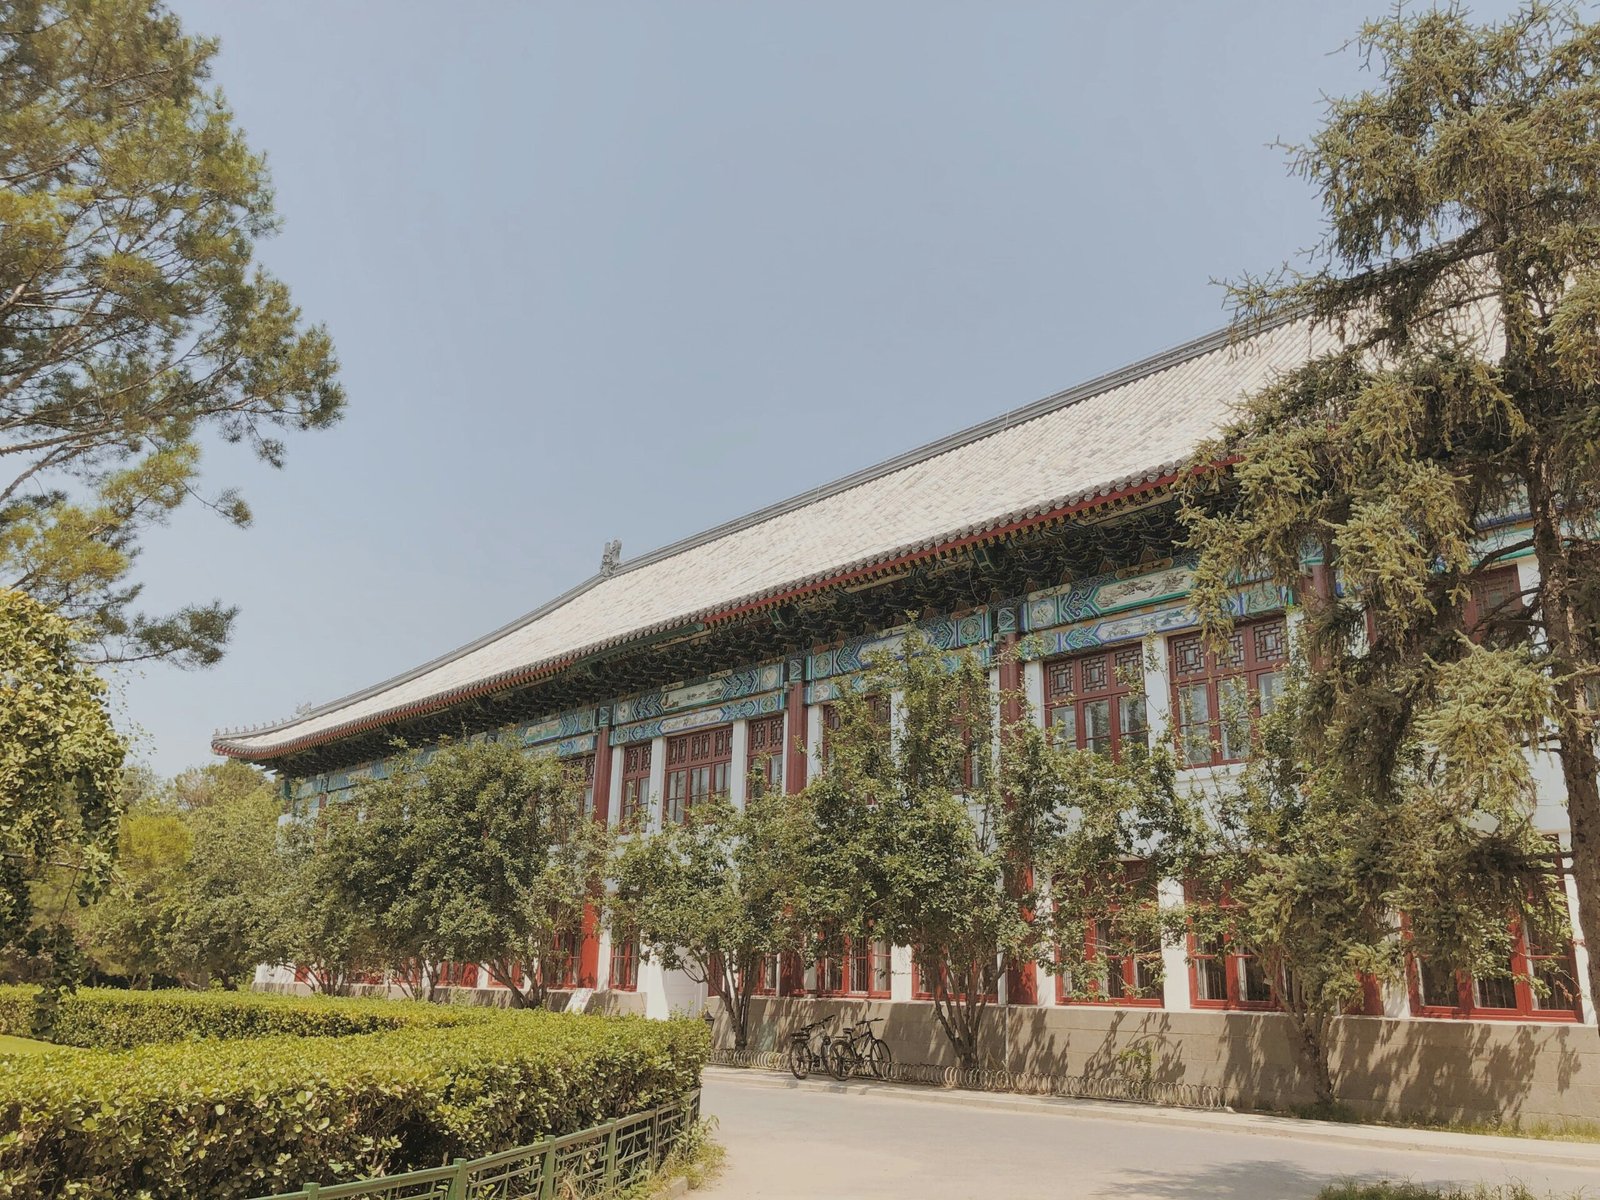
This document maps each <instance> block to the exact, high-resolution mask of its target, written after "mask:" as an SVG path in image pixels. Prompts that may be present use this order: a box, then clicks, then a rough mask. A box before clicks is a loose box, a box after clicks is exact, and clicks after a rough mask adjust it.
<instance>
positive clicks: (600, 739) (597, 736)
mask: <svg viewBox="0 0 1600 1200" xmlns="http://www.w3.org/2000/svg"><path fill="white" fill-rule="evenodd" d="M611 759H612V750H611V726H609V725H602V726H600V727H599V728H598V729H596V730H595V731H594V797H593V798H594V819H595V820H596V821H598V822H599V823H600V824H602V825H609V824H610V823H611V822H612V821H613V820H614V819H615V818H613V817H612V815H611Z"/></svg>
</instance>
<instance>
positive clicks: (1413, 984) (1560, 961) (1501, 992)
mask: <svg viewBox="0 0 1600 1200" xmlns="http://www.w3.org/2000/svg"><path fill="white" fill-rule="evenodd" d="M1569 921H1570V917H1569ZM1511 937H1512V945H1511V962H1510V964H1509V965H1510V967H1511V974H1510V975H1509V976H1498V977H1496V978H1493V979H1476V978H1474V977H1473V975H1472V973H1471V972H1469V971H1453V972H1449V973H1448V974H1440V975H1436V976H1434V977H1433V978H1431V979H1430V978H1428V977H1427V975H1426V974H1425V972H1427V969H1428V968H1427V964H1426V963H1425V962H1424V960H1423V959H1422V958H1420V957H1419V956H1416V955H1412V956H1411V957H1410V959H1409V961H1408V962H1407V966H1406V983H1407V985H1408V990H1409V992H1410V1000H1411V1015H1412V1016H1414V1017H1436V1018H1445V1019H1452V1020H1473V1021H1567V1022H1575V1021H1582V1020H1583V989H1582V986H1581V985H1580V984H1579V982H1578V969H1577V956H1576V954H1575V953H1574V950H1573V946H1572V943H1571V941H1570V940H1569V941H1568V943H1567V945H1566V947H1565V948H1564V949H1562V950H1557V951H1555V952H1553V953H1544V952H1539V951H1535V950H1534V948H1533V947H1532V946H1530V945H1529V942H1528V938H1527V934H1526V932H1525V931H1524V930H1523V928H1522V926H1521V924H1520V922H1517V921H1513V922H1512V923H1511ZM1539 964H1550V965H1551V966H1554V967H1555V968H1556V969H1557V970H1559V971H1560V972H1562V973H1563V974H1565V975H1566V977H1567V979H1569V980H1570V981H1571V992H1570V994H1569V996H1568V1002H1567V1004H1565V1005H1563V1004H1562V1003H1561V997H1560V996H1559V995H1558V994H1556V993H1552V994H1551V995H1548V996H1544V997H1540V996H1539V995H1537V994H1536V993H1535V992H1534V990H1533V985H1532V984H1530V983H1529V982H1528V976H1530V975H1533V974H1536V973H1537V972H1538V971H1539ZM1429 991H1433V992H1434V995H1429V994H1428V992H1429ZM1439 992H1443V993H1444V994H1445V995H1446V996H1449V997H1450V1000H1449V1002H1447V1003H1440V997H1439V995H1438V993H1439ZM1497 1001H1498V1003H1497Z"/></svg>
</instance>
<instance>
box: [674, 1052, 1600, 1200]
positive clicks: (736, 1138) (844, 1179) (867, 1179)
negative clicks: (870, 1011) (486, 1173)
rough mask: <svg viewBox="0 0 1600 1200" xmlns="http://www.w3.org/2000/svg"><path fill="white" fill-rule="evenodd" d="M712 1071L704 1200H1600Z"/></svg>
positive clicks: (1430, 1163) (1404, 1167) (1599, 1193)
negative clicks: (722, 1150)
mask: <svg viewBox="0 0 1600 1200" xmlns="http://www.w3.org/2000/svg"><path fill="white" fill-rule="evenodd" d="M774 1079H775V1077H772V1076H767V1077H765V1078H762V1079H756V1080H750V1081H745V1080H741V1079H739V1078H737V1077H734V1078H729V1077H728V1076H727V1075H725V1074H723V1073H720V1072H707V1075H706V1083H705V1091H704V1098H703V1107H704V1110H705V1111H706V1112H707V1113H708V1114H710V1115H712V1116H715V1117H716V1118H717V1121H718V1123H719V1132H718V1135H717V1136H718V1138H719V1140H720V1141H721V1142H722V1143H723V1144H724V1145H725V1146H726V1147H727V1148H728V1161H727V1167H726V1169H725V1170H724V1172H723V1174H722V1176H721V1177H720V1178H719V1179H718V1180H717V1182H716V1183H714V1184H713V1185H711V1186H710V1187H709V1188H707V1189H705V1190H704V1191H699V1192H694V1193H691V1194H692V1195H693V1196H694V1197H695V1198H696V1200H699V1198H700V1197H705V1198H706V1200H712V1198H713V1197H715V1198H718V1200H732V1198H734V1197H738V1198H739V1200H745V1198H749V1200H788V1198H790V1197H813V1196H825V1197H837V1198H840V1200H856V1198H858V1197H860V1198H863V1200H871V1198H874V1197H884V1196H896V1197H898V1196H908V1197H916V1200H958V1198H959V1200H967V1198H969V1197H985V1198H987V1197H991V1196H992V1197H1007V1198H1009V1197H1023V1196H1041V1197H1042V1196H1051V1197H1064V1198H1067V1200H1080V1198H1087V1197H1098V1196H1103V1197H1116V1198H1117V1200H1178V1198H1181V1200H1303V1198H1309V1197H1313V1196H1315V1195H1316V1194H1317V1192H1318V1190H1319V1189H1321V1188H1322V1187H1323V1186H1325V1185H1326V1184H1328V1183H1331V1182H1334V1181H1336V1180H1339V1179H1345V1178H1351V1177H1372V1178H1383V1177H1387V1178H1390V1179H1410V1180H1414V1181H1416V1182H1419V1183H1431V1184H1443V1183H1458V1184H1459V1183H1472V1182H1483V1183H1489V1184H1503V1183H1507V1182H1510V1181H1521V1182H1523V1183H1525V1184H1527V1185H1528V1186H1529V1187H1531V1188H1532V1189H1533V1190H1534V1192H1535V1194H1536V1195H1539V1196H1543V1195H1545V1193H1546V1192H1554V1193H1555V1194H1556V1195H1559V1196H1560V1197H1562V1200H1566V1197H1567V1196H1569V1195H1571V1194H1574V1193H1576V1194H1579V1195H1582V1196H1584V1197H1593V1198H1594V1200H1600V1168H1585V1167H1581V1166H1570V1165H1569V1166H1544V1165H1543V1164H1540V1163H1537V1162H1509V1163H1502V1162H1500V1161H1497V1160H1494V1159H1489V1158H1482V1157H1477V1156H1468V1155H1459V1154H1456V1155H1452V1154H1441V1153H1423V1152H1418V1151H1405V1150H1396V1149H1383V1150H1368V1149H1366V1148H1364V1147H1361V1146H1352V1145H1337V1144H1329V1143H1326V1142H1317V1141H1312V1140H1306V1139H1302V1138H1298V1137H1269V1136H1263V1135H1261V1134H1259V1133H1232V1132H1220V1131H1217V1130H1214V1129H1191V1128H1183V1127H1174V1126H1170V1125H1150V1124H1145V1125H1141V1124H1140V1123H1138V1122H1137V1121H1131V1120H1106V1119H1102V1118H1091V1117H1083V1116H1072V1115H1065V1114H1063V1113H1060V1112H1054V1113H1039V1114H1035V1113H1026V1112H1008V1111H996V1110H993V1109H986V1108H983V1107H978V1106H970V1105H964V1104H963V1105H955V1104H933V1103H928V1102H926V1101H923V1100H917V1099H906V1098H904V1097H902V1096H889V1095H882V1094H868V1095H860V1094H844V1093H838V1092H829V1091H824V1090H819V1089H816V1088H813V1087H811V1086H810V1085H807V1086H805V1087H799V1086H795V1087H778V1086H774Z"/></svg>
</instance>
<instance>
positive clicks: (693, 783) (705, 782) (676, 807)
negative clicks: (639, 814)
mask: <svg viewBox="0 0 1600 1200" xmlns="http://www.w3.org/2000/svg"><path fill="white" fill-rule="evenodd" d="M732 765H733V726H732V725H719V726H718V727H717V728H715V729H697V730H695V731H694V732H693V733H684V734H679V735H678V736H677V737H673V738H668V739H667V771H666V775H665V778H664V780H663V782H662V790H663V792H664V795H663V797H662V800H661V823H662V824H663V825H682V824H683V822H684V820H685V819H686V818H687V817H688V815H689V812H690V810H691V809H693V808H694V806H695V805H696V804H704V803H706V801H708V800H711V799H713V798H715V797H717V796H721V797H723V798H724V799H726V798H727V795H728V775H729V772H730V770H731V768H732Z"/></svg>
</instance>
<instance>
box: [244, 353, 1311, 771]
mask: <svg viewBox="0 0 1600 1200" xmlns="http://www.w3.org/2000/svg"><path fill="white" fill-rule="evenodd" d="M1335 345H1336V340H1335V337H1334V335H1333V334H1331V333H1330V332H1328V331H1327V330H1325V329H1312V328H1310V327H1308V326H1307V325H1305V324H1299V323H1293V324H1285V325H1279V326H1277V327H1275V328H1271V329H1268V330H1266V331H1264V332H1262V333H1260V334H1258V335H1257V336H1255V337H1254V338H1251V339H1249V340H1247V341H1241V342H1237V343H1233V342H1230V340H1229V339H1228V337H1227V336H1226V335H1225V333H1218V334H1213V335H1211V336H1209V337H1206V338H1202V339H1200V340H1198V341H1195V342H1191V343H1189V344H1187V345H1185V346H1180V347H1178V348H1177V349H1175V350H1171V351H1168V352H1167V353H1165V354H1162V355H1159V356H1157V357H1155V358H1152V359H1148V360H1146V361H1144V362H1142V363H1138V364H1135V365H1134V366H1132V367H1128V368H1126V369H1124V370H1122V371H1118V372H1114V373H1113V374H1111V375H1108V376H1104V377H1102V378H1100V379H1096V380H1093V381H1091V382H1089V383H1087V384H1084V385H1082V386H1080V387H1076V388H1073V389H1070V390H1068V391H1065V392H1061V393H1059V394H1057V395H1055V396H1050V397H1047V398H1046V399H1044V400H1041V401H1038V402H1037V403H1035V404H1031V405H1029V406H1028V407H1026V408H1023V409H1019V410H1016V411H1014V412H1011V413H1008V414H1006V415H1004V416H1001V417H997V418H995V419H994V420H992V421H988V422H985V423H984V424H982V425H978V426H975V427H973V428H972V429H968V430H964V431H962V432H960V433H957V434H954V435H952V436H950V437H947V438H944V439H942V440H940V441H938V442H934V443H932V444H930V445H927V446H924V447H922V448H920V449H917V450H914V451H911V452H909V453H907V454H904V455H901V456H899V457H898V458H894V459H891V460H889V461H888V462H885V463H881V464H879V465H878V466H876V467H872V468H869V469H867V470H864V471H860V472H857V473H856V474H854V475H850V476H847V477H845V478H844V479H841V480H838V481H836V482H834V483H832V484H829V485H827V486H825V487H820V488H817V489H815V490H813V491H811V492H807V493H806V494H804V495H802V496H797V497H795V498H794V499H791V500H788V501H785V502H783V503H781V504H776V505H773V506H771V507H769V508H766V509H762V510H761V511H759V512H755V513H751V514H750V515H749V516H746V517H742V518H740V519H739V520H737V521H732V522H729V523H728V524H726V525H722V526H718V527H717V528H715V529H711V530H707V531H706V532H704V533H702V534H699V535H697V536H695V537H691V538H687V539H685V540H684V541H681V542H675V543H673V544H672V545H670V546H665V547H662V548H661V549H659V550H656V551H652V552H651V553H649V554H646V555H644V556H642V557H640V558H636V559H633V560H632V561H629V562H625V563H624V564H622V566H621V567H619V568H618V569H617V570H616V572H615V573H614V574H612V575H610V576H607V577H602V576H596V577H594V578H592V579H590V580H588V581H586V582H585V583H582V584H580V585H579V586H577V587H575V588H573V589H572V590H571V591H569V592H567V593H566V594H565V595H563V596H560V597H557V598H556V599H555V600H553V601H551V602H550V603H548V604H546V605H544V606H543V607H541V608H538V609H536V610H534V611H533V612H531V613H529V614H528V615H527V616H524V617H521V618H519V619H518V620H516V621H514V622H512V623H511V624H509V625H507V626H505V627H504V628H501V629H499V630H496V631H495V632H494V633H491V634H489V635H487V636H486V637H483V638H480V639H478V640H477V641H475V642H473V643H471V644H469V645H467V646H463V647H461V648H460V649H458V650H454V651H452V652H450V653H449V654H446V655H443V656H442V657H440V658H437V659H434V660H433V661H432V662H429V663H426V664H424V665H423V666H421V667H418V668H416V669H414V670H411V671H408V672H406V673H405V674H402V675H397V676H395V677H394V678H393V679H390V680H387V681H385V682H383V683H380V684H377V685H375V686H373V687H370V688H367V689H365V690H363V691H360V692H357V693H355V694H354V695H350V696H346V697H344V698H343V699H340V700H335V701H333V702H331V703H329V704H324V705H322V706H320V707H318V708H316V709H313V710H312V711H310V712H307V713H305V714H303V715H300V716H297V717H295V718H293V719H292V720H288V721H283V722H279V723H277V724H273V725H270V726H265V727H262V728H257V729H252V730H249V731H244V732H232V733H226V734H219V735H218V736H217V737H216V739H215V740H214V741H213V746H214V747H215V748H216V749H217V750H219V751H221V752H223V753H226V754H232V755H236V756H240V757H246V758H272V757H275V756H277V755H280V754H283V753H287V752H292V751H293V750H295V749H298V748H302V747H305V746H309V745H314V744H318V743H321V742H325V741H331V740H335V739H337V738H338V737H340V736H344V735H347V734H353V733H355V732H358V731H360V730H362V729H366V728H371V727H372V726H374V725H376V724H381V723H382V722H383V721H384V720H385V719H387V718H390V717H398V716H403V715H407V714H409V713H414V712H418V711H426V710H429V709H433V708H436V707H440V706H443V705H444V704H448V703H449V702H451V701H452V700H453V699H455V698H459V697H461V696H462V695H464V694H466V693H468V692H476V691H478V690H479V689H480V687H481V686H482V685H484V684H486V683H488V682H490V681H494V682H496V683H500V682H504V683H506V684H510V683H514V682H517V681H518V677H519V676H523V675H527V674H530V673H534V672H538V671H540V670H542V669H546V668H549V667H552V666H555V665H559V664H560V663H562V662H565V661H567V660H570V659H572V658H575V657H581V656H582V655H584V654H587V653H592V652H593V651H596V650H599V649H603V648H605V647H608V646H612V645H616V644H618V643H621V642H625V641H628V640H631V639H634V638H639V637H644V636H648V635H650V634H652V633H655V632H658V631H661V630H664V629H671V628H673V627H675V626H679V625H682V624H685V623H689V622H693V621H696V620H701V619H704V618H706V617H708V616H712V615H715V614H718V613H722V612H726V611H727V610H729V609H733V608H738V607H740V606H742V605H745V604H751V603H758V602H760V601H762V600H764V599H769V598H771V597H774V596H777V595H782V594H784V593H786V592H789V591H792V590H794V589H796V588H800V587H804V586H806V585H808V584H812V583H816V582H818V581H822V580H827V579H831V578H833V577H835V576H838V575H841V574H847V573H849V572H851V571H853V570H857V569H860V568H864V567H870V566H872V565H874V564H879V563H883V562H887V561H892V560H893V559H895V558H898V557H899V556H901V555H905V554H913V553H916V552H918V551H921V550H925V549H928V548H930V547H933V546H938V545H941V544H943V543H945V542H949V541H953V540H958V539H960V538H963V537H967V536H971V535H973V534H978V533H982V532H984V531H986V530H991V529H995V528H998V527H1000V526H1003V525H1006V524H1009V523H1011V522H1013V521H1018V520H1026V519H1027V518H1029V517H1032V516H1037V515H1038V514H1040V513H1045V512H1050V511H1052V510H1054V509H1057V508H1061V507H1065V506H1071V505H1074V504H1078V503H1083V502H1092V501H1093V500H1094V499H1095V498H1096V497H1101V496H1105V495H1109V494H1112V493H1115V492H1117V491H1120V490H1122V489H1125V488H1128V487H1130V486H1136V485H1138V484H1140V483H1144V482H1148V481H1153V480H1156V479H1159V478H1161V477H1162V476H1164V475H1167V474H1170V473H1171V472H1172V470H1174V469H1175V468H1176V467H1177V466H1179V465H1181V464H1182V463H1183V462H1184V461H1185V460H1186V459H1187V458H1188V456H1189V455H1190V453H1191V452H1192V451H1193V449H1194V447H1195V446H1196V445H1197V444H1198V443H1199V442H1200V441H1202V440H1203V439H1204V438H1206V437H1207V436H1209V435H1211V434H1212V433H1214V432H1215V431H1216V430H1217V429H1218V427H1219V425H1220V424H1221V422H1222V421H1223V420H1224V419H1225V418H1226V416H1227V414H1228V413H1229V410H1230V407H1231V405H1232V404H1233V403H1234V402H1235V401H1236V400H1237V399H1238V397H1239V396H1240V395H1242V394H1243V393H1246V392H1249V391H1252V390H1254V389H1256V388H1258V387H1260V386H1261V385H1262V384H1263V383H1265V382H1266V381H1267V380H1269V379H1270V378H1271V377H1272V376H1273V374H1274V373H1276V372H1278V371H1281V370H1283V369H1285V368H1290V367H1293V366H1295V365H1297V364H1299V363H1301V362H1303V361H1305V360H1306V359H1307V358H1309V357H1311V356H1313V355H1315V354H1319V353H1323V352H1325V351H1327V350H1330V349H1332V348H1334V346H1335Z"/></svg>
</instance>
